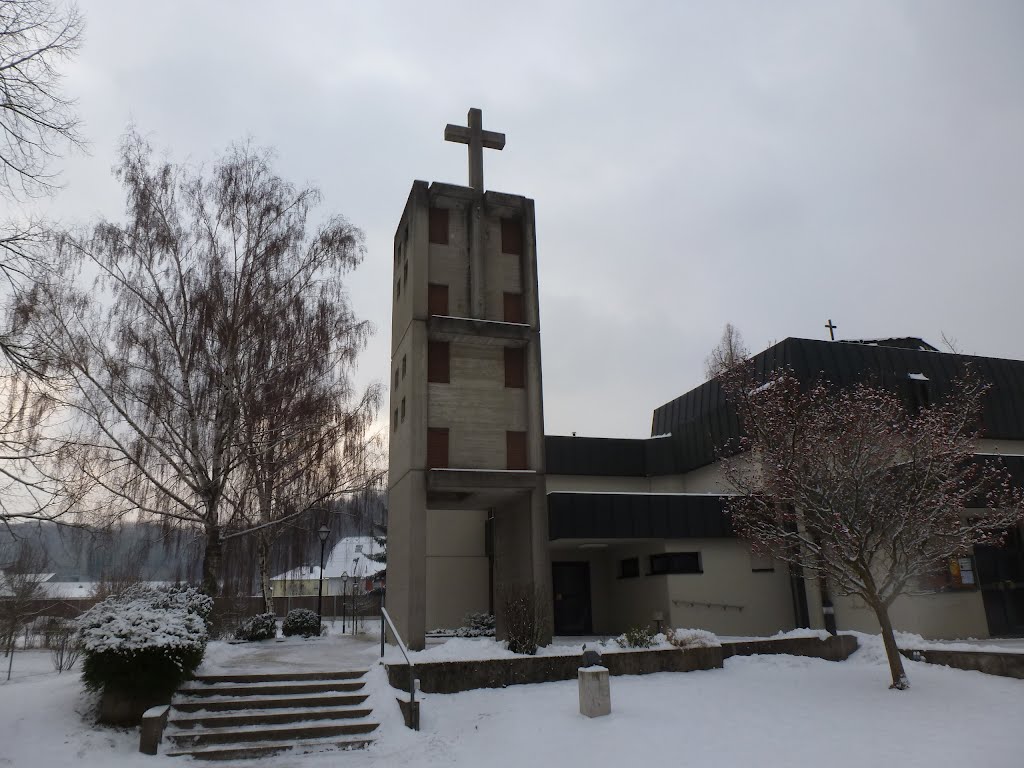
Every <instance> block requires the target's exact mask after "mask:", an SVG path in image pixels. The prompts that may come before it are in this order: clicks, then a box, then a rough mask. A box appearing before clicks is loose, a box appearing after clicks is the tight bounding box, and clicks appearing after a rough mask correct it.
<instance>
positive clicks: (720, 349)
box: [704, 323, 750, 381]
mask: <svg viewBox="0 0 1024 768" xmlns="http://www.w3.org/2000/svg"><path fill="white" fill-rule="evenodd" d="M748 357H750V350H749V349H747V348H746V346H745V345H744V344H743V335H742V334H741V333H740V332H739V329H738V328H736V326H734V325H733V324H732V323H726V324H725V328H723V329H722V338H721V339H719V341H718V345H717V346H716V347H715V348H714V349H712V350H711V354H710V355H708V356H707V357H706V358H704V376H705V378H706V379H708V380H709V381H710V380H711V379H713V378H715V377H716V376H718V375H719V374H721V373H724V372H725V371H727V370H729V369H730V368H732V367H733V366H734V365H736V364H737V363H740V362H742V361H743V360H746V359H747V358H748Z"/></svg>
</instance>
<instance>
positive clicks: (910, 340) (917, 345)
mask: <svg viewBox="0 0 1024 768" xmlns="http://www.w3.org/2000/svg"><path fill="white" fill-rule="evenodd" d="M843 343H844V344H869V345H871V346H874V347H899V348H902V349H916V350H918V351H920V352H938V351H939V350H938V348H937V347H933V346H932V345H931V344H929V343H928V342H927V341H925V340H924V339H919V338H917V337H916V336H901V337H899V338H895V339H843Z"/></svg>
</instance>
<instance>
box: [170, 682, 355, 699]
mask: <svg viewBox="0 0 1024 768" xmlns="http://www.w3.org/2000/svg"><path fill="white" fill-rule="evenodd" d="M363 685H364V683H362V682H350V681H345V680H335V681H329V682H293V683H199V684H196V683H192V684H190V685H185V686H182V687H181V688H179V689H178V693H181V694H186V695H188V696H256V695H260V694H271V695H273V694H277V695H280V694H285V693H321V692H324V693H327V692H342V691H345V692H351V691H358V690H360V689H361V688H362V687H363Z"/></svg>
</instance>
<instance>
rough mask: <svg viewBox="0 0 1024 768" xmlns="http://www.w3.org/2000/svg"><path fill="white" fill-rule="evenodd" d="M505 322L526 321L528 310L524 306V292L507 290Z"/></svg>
mask: <svg viewBox="0 0 1024 768" xmlns="http://www.w3.org/2000/svg"><path fill="white" fill-rule="evenodd" d="M505 322H506V323H525V322H526V311H525V308H524V307H523V294H521V293H509V292H508V291H506V292H505Z"/></svg>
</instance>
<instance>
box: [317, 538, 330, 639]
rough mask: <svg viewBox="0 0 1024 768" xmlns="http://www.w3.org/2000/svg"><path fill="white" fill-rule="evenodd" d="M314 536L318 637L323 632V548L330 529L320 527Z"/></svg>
mask: <svg viewBox="0 0 1024 768" xmlns="http://www.w3.org/2000/svg"><path fill="white" fill-rule="evenodd" d="M316 535H317V536H319V537H320V584H319V586H318V588H317V593H316V621H317V636H318V637H319V636H320V635H321V634H323V631H324V618H323V602H324V547H326V546H327V538H328V537H329V536H330V535H331V529H330V528H328V527H327V526H326V525H321V526H320V530H318V531H317V532H316Z"/></svg>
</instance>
